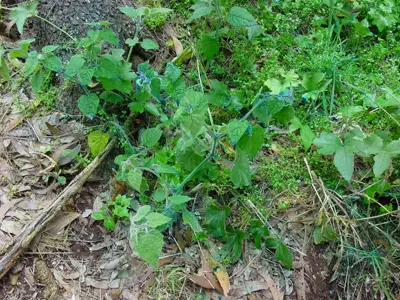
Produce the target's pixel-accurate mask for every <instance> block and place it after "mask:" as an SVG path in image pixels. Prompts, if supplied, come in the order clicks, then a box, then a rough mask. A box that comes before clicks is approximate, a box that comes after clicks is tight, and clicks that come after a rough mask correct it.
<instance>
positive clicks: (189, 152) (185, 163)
mask: <svg viewBox="0 0 400 300" xmlns="http://www.w3.org/2000/svg"><path fill="white" fill-rule="evenodd" d="M176 160H177V162H178V164H179V166H180V167H181V168H182V169H183V170H186V171H188V172H191V171H192V170H193V169H194V168H196V167H197V166H198V164H199V163H201V161H202V160H203V157H201V156H200V155H198V154H197V153H196V152H194V151H193V149H191V148H186V149H185V150H182V151H181V150H176Z"/></svg>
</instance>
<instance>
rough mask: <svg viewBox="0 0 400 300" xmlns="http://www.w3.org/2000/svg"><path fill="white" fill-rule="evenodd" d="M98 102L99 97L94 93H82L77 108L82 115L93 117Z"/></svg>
mask: <svg viewBox="0 0 400 300" xmlns="http://www.w3.org/2000/svg"><path fill="white" fill-rule="evenodd" d="M99 103H100V99H99V97H98V96H97V95H96V94H93V93H92V94H89V95H82V96H81V97H80V98H79V100H78V108H79V110H80V111H81V112H82V113H83V114H84V115H86V116H87V117H89V118H90V119H93V117H94V116H95V115H96V113H97V109H98V107H99Z"/></svg>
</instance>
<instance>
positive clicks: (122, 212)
mask: <svg viewBox="0 0 400 300" xmlns="http://www.w3.org/2000/svg"><path fill="white" fill-rule="evenodd" d="M112 213H113V215H114V216H118V217H121V218H124V217H126V218H129V211H128V208H127V207H123V206H119V205H117V206H115V207H114V209H113V211H112Z"/></svg>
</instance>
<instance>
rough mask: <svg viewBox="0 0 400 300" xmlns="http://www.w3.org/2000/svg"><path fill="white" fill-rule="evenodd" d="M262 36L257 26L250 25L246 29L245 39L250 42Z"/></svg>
mask: <svg viewBox="0 0 400 300" xmlns="http://www.w3.org/2000/svg"><path fill="white" fill-rule="evenodd" d="M262 34H263V31H262V28H261V26H260V25H258V24H251V25H249V26H248V28H247V38H248V39H249V40H250V41H251V40H254V39H255V38H256V37H258V36H260V35H262Z"/></svg>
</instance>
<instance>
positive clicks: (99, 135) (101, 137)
mask: <svg viewBox="0 0 400 300" xmlns="http://www.w3.org/2000/svg"><path fill="white" fill-rule="evenodd" d="M109 140H110V135H109V134H108V133H107V132H105V133H103V132H101V131H100V130H96V131H92V132H91V133H90V134H89V136H88V142H89V148H90V152H92V155H93V156H97V155H98V154H99V153H100V152H101V151H103V150H104V148H105V147H106V146H107V143H108V141H109Z"/></svg>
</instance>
